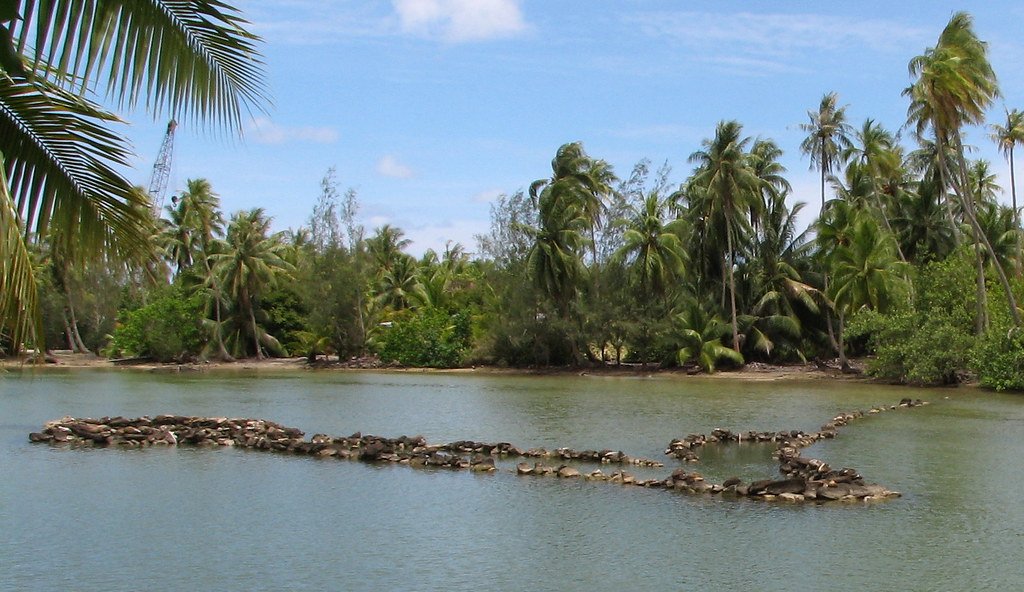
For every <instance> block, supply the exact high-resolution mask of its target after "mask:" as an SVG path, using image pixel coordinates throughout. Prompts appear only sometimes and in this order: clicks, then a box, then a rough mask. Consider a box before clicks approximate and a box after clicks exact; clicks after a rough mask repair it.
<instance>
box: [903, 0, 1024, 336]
mask: <svg viewBox="0 0 1024 592" xmlns="http://www.w3.org/2000/svg"><path fill="white" fill-rule="evenodd" d="M987 51H988V49H987V45H986V44H985V43H984V42H983V41H981V40H980V39H978V37H977V35H976V34H975V33H974V29H973V23H972V19H971V17H970V15H968V14H967V13H965V12H958V13H956V14H954V15H953V17H952V18H951V19H950V21H949V24H947V25H946V28H945V29H943V30H942V33H941V34H940V35H939V41H938V43H937V44H936V46H935V47H933V48H928V49H926V50H925V53H924V54H923V55H920V56H917V57H915V58H913V59H912V60H911V61H910V65H909V70H910V74H911V76H915V77H916V78H917V79H916V80H915V82H914V83H913V84H912V85H911V86H910V87H909V88H907V89H906V90H904V95H906V96H909V97H910V99H911V104H910V108H909V110H908V112H907V119H908V122H911V123H914V124H915V125H916V131H917V135H918V136H919V137H923V136H924V135H925V132H926V130H927V129H928V128H929V127H930V128H931V131H932V132H933V135H934V137H935V142H936V145H937V146H938V147H939V148H940V150H939V151H940V152H941V151H942V150H941V148H942V147H944V146H949V147H950V148H952V150H953V154H954V156H955V162H956V167H954V168H953V170H948V167H946V166H945V160H944V159H939V164H940V167H941V169H940V171H941V174H942V177H943V179H944V180H945V181H946V182H948V183H949V184H950V185H951V186H952V188H953V191H954V192H955V193H956V195H957V198H958V200H959V202H960V205H961V207H962V208H963V212H964V216H965V218H966V219H967V221H968V223H969V224H970V226H971V230H972V231H973V233H974V239H975V241H976V242H980V243H981V244H982V245H983V246H984V249H985V251H987V252H989V253H992V252H993V249H992V245H991V244H990V243H989V240H988V238H987V237H986V236H985V233H984V232H983V230H982V228H981V226H980V224H979V223H978V219H977V214H976V208H975V203H974V198H973V196H972V192H971V191H970V188H969V187H968V183H969V173H968V166H967V158H966V156H965V154H964V146H963V141H962V138H961V130H962V128H963V127H964V126H965V125H969V124H978V123H981V122H982V121H983V120H984V116H985V111H986V109H987V108H988V107H989V106H990V105H991V104H992V102H993V101H994V99H995V98H996V97H997V96H998V95H999V87H998V84H997V82H996V76H995V72H994V71H993V70H992V66H991V64H990V63H989V61H988V57H987ZM978 256H979V257H980V256H981V253H979V254H978ZM992 265H993V267H994V268H995V270H996V274H997V275H998V276H999V281H1000V283H1001V284H1002V286H1003V290H1004V292H1005V293H1006V299H1007V305H1008V307H1009V309H1010V316H1011V317H1012V319H1013V323H1014V325H1015V326H1016V327H1020V326H1021V323H1022V321H1021V316H1020V311H1019V310H1018V309H1017V300H1016V298H1015V297H1014V295H1013V290H1012V289H1011V287H1010V283H1009V280H1008V279H1007V277H1006V272H1005V271H1004V270H1003V268H1002V265H1000V264H999V262H998V261H997V260H995V259H993V260H992ZM978 305H979V306H983V294H980V293H979V299H978Z"/></svg>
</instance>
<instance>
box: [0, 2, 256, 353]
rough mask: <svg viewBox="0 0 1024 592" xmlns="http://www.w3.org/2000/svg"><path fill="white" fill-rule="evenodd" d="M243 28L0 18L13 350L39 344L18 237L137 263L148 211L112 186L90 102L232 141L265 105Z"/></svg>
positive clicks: (108, 121)
mask: <svg viewBox="0 0 1024 592" xmlns="http://www.w3.org/2000/svg"><path fill="white" fill-rule="evenodd" d="M41 23H45V26H44V25H42V24H41ZM246 26H247V23H246V22H245V20H244V19H242V18H241V16H240V15H239V13H238V11H237V10H236V9H235V8H233V7H231V6H230V5H228V4H225V3H223V2H169V1H167V0H139V1H136V2H85V1H82V0H54V1H52V2H3V3H2V5H0V33H3V34H2V35H0V153H2V154H3V163H2V164H3V168H4V171H5V177H6V179H4V182H5V188H4V190H3V191H0V212H2V214H3V216H4V218H6V219H7V220H8V221H9V222H10V223H5V224H3V226H2V229H0V234H2V236H0V245H2V246H3V251H2V252H0V259H2V260H4V261H5V262H6V261H8V260H16V261H17V262H16V263H15V264H11V265H7V264H5V265H3V267H2V269H0V271H2V272H3V273H4V276H3V279H2V280H0V326H4V327H6V328H7V329H9V330H10V331H12V336H13V337H14V342H15V343H18V342H20V340H21V337H22V336H28V337H34V338H35V339H36V341H38V340H39V339H41V334H39V333H38V332H37V331H35V330H33V328H32V325H36V327H38V326H39V323H38V322H33V321H31V319H33V318H37V314H38V313H37V310H36V307H35V306H32V299H31V298H28V297H27V295H28V294H30V293H31V292H33V291H34V289H35V288H34V278H33V276H32V274H31V272H30V271H27V269H26V267H25V266H24V262H25V260H24V253H25V252H26V249H25V246H24V244H23V243H24V241H25V240H27V239H26V238H19V237H29V236H32V237H35V239H36V240H41V239H42V237H43V236H44V235H46V234H47V233H49V231H50V230H51V229H53V230H57V231H59V232H60V234H61V236H63V237H64V239H63V240H65V241H66V245H65V247H66V248H67V250H68V252H69V253H70V254H72V255H73V256H76V257H83V256H85V255H99V254H102V253H110V254H113V255H115V256H117V257H119V258H121V259H123V260H138V259H140V258H142V257H145V256H146V255H147V254H148V253H147V242H148V240H149V238H150V235H151V233H150V232H149V230H148V224H149V208H148V207H139V206H140V205H146V204H144V200H143V199H142V198H141V196H140V194H139V193H137V192H135V191H134V190H133V187H132V185H131V183H129V182H128V181H127V180H126V179H125V178H124V177H123V176H122V175H121V174H120V173H119V172H118V170H119V169H122V168H127V165H128V161H129V157H130V150H129V148H128V144H127V142H126V141H125V140H124V139H123V138H122V137H121V134H119V133H116V132H114V131H113V130H112V129H111V127H110V126H111V125H113V124H115V123H116V122H117V121H118V119H117V117H116V116H115V115H113V114H111V113H109V112H108V111H106V110H104V109H103V108H102V107H100V106H99V105H97V104H96V103H94V102H92V101H91V100H89V99H88V98H87V97H88V96H92V93H98V94H103V95H104V96H106V97H108V98H112V99H113V100H114V101H115V102H116V103H117V104H118V106H119V108H125V109H132V108H134V107H136V106H137V105H138V104H139V103H144V104H145V106H146V108H147V110H149V111H152V112H153V113H169V114H170V115H171V116H173V117H175V118H176V119H178V120H184V121H206V122H210V123H212V124H213V125H215V126H216V127H218V128H221V129H226V130H237V129H240V127H241V121H242V116H243V114H245V113H248V112H251V111H252V110H261V109H262V105H263V104H264V103H265V102H266V92H265V90H264V75H263V72H262V62H261V61H260V58H259V54H258V52H257V45H258V43H259V38H258V37H256V36H255V35H253V34H252V33H250V32H249V31H248V30H247V29H246ZM115 40H116V42H115ZM156 48H158V49H159V51H157V50H156ZM140 253H141V254H142V255H140ZM33 334H34V335H33Z"/></svg>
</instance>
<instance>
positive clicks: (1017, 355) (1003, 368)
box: [972, 329, 1024, 391]
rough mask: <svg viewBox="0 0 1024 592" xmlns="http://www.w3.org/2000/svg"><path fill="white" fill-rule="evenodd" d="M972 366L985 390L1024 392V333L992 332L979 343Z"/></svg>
mask: <svg viewBox="0 0 1024 592" xmlns="http://www.w3.org/2000/svg"><path fill="white" fill-rule="evenodd" d="M972 362H973V367H974V371H975V372H977V373H978V381H979V382H980V383H981V385H982V386H984V387H988V388H994V389H996V390H997V391H1003V390H1014V391H1024V331H1021V330H1019V329H1013V330H1009V331H1000V330H996V331H990V332H989V333H988V334H986V335H985V336H984V337H982V338H981V339H979V340H978V344H977V346H976V347H975V348H974V352H973V356H972Z"/></svg>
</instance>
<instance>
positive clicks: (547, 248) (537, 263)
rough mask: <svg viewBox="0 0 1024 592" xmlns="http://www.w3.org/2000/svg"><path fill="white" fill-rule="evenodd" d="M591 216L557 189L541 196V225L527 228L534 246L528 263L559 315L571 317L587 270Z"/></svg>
mask: <svg viewBox="0 0 1024 592" xmlns="http://www.w3.org/2000/svg"><path fill="white" fill-rule="evenodd" d="M587 224H588V221H587V218H586V216H585V215H584V213H583V212H582V211H581V209H580V208H579V207H578V205H577V204H576V203H574V202H572V201H570V200H568V199H560V198H559V195H558V194H557V193H556V192H553V191H552V192H547V191H545V192H544V194H542V195H541V196H540V201H539V211H538V226H537V227H536V228H529V229H527V230H528V232H529V234H530V235H531V237H532V238H533V246H532V247H531V248H530V251H529V253H528V254H527V258H526V261H527V266H528V268H529V269H530V272H531V275H532V277H533V280H534V283H535V284H536V285H537V287H538V288H540V290H541V292H542V293H543V294H545V295H546V296H547V297H548V298H550V299H551V301H552V302H553V303H554V304H555V308H556V309H557V311H558V315H559V318H561V319H567V318H568V317H569V307H570V304H571V303H572V301H573V300H574V299H575V298H576V294H577V292H578V291H579V287H580V285H581V283H582V279H583V276H584V273H585V268H584V266H583V262H582V259H581V255H582V252H583V247H584V244H585V243H586V239H584V238H583V232H584V230H585V229H586V227H587Z"/></svg>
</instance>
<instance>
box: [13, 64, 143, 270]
mask: <svg viewBox="0 0 1024 592" xmlns="http://www.w3.org/2000/svg"><path fill="white" fill-rule="evenodd" d="M116 120H117V119H116V117H114V116H113V115H111V114H110V113H107V112H105V111H103V110H102V109H100V108H99V107H98V106H97V105H94V104H92V103H90V102H88V101H86V100H84V99H81V98H79V97H76V96H74V95H71V94H70V93H68V92H66V91H63V90H61V89H59V88H57V87H54V86H53V85H51V84H49V83H47V82H46V81H45V80H37V81H35V82H22V81H14V80H12V79H10V78H9V77H6V76H0V137H2V138H4V143H3V149H4V151H5V158H6V163H5V169H6V171H7V174H8V175H9V180H10V185H9V189H10V192H11V195H12V196H14V199H15V203H16V205H15V209H16V211H17V212H18V214H19V216H20V218H21V220H22V222H23V223H24V225H25V228H24V230H25V231H26V232H34V233H36V234H39V235H44V234H46V233H47V230H48V229H49V228H50V227H51V226H54V227H56V228H59V229H60V231H61V234H62V236H64V237H68V240H70V238H71V237H73V238H74V240H75V242H76V243H77V245H78V246H80V247H82V248H83V249H85V250H88V251H92V252H104V251H106V250H113V251H115V252H117V253H118V254H120V255H121V256H124V257H126V258H127V257H129V256H130V255H132V254H133V253H136V252H139V251H141V250H144V248H145V246H146V244H147V241H148V239H149V226H150V224H149V222H150V218H149V213H148V207H147V204H146V203H145V197H144V196H143V195H142V194H140V193H139V192H137V191H135V190H134V189H133V187H132V185H131V184H130V183H129V182H128V181H127V180H125V179H124V177H122V176H121V175H120V174H118V173H117V172H116V171H115V170H114V167H117V166H126V164H127V161H128V154H129V152H128V147H127V145H126V144H125V141H124V140H123V139H122V138H120V137H119V136H118V135H117V134H115V133H114V132H112V131H110V130H108V129H107V128H106V127H104V126H103V125H102V122H111V121H116Z"/></svg>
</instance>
